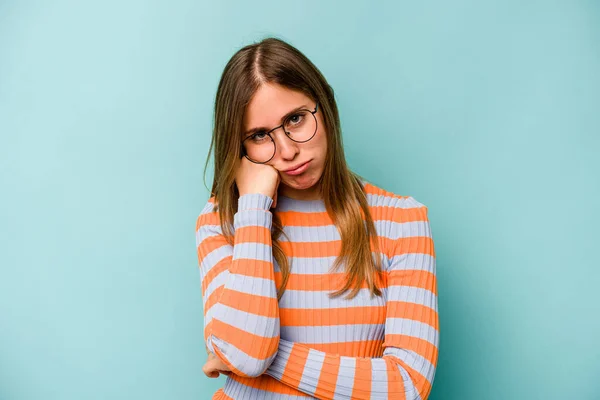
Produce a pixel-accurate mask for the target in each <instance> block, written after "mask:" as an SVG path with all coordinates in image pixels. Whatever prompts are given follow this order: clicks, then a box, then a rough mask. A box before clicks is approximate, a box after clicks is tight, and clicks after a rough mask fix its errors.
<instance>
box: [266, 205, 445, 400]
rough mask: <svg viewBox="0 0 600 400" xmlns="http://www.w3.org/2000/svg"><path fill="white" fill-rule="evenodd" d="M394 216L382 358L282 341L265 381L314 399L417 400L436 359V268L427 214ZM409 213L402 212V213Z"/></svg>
mask: <svg viewBox="0 0 600 400" xmlns="http://www.w3.org/2000/svg"><path fill="white" fill-rule="evenodd" d="M405 204H408V205H410V204H412V205H413V206H417V207H410V208H409V209H402V210H398V211H394V212H393V214H394V215H393V217H392V222H391V224H390V225H391V228H390V230H389V231H388V232H389V234H388V236H389V237H388V238H387V240H389V242H388V243H389V247H388V248H390V249H391V254H390V251H389V250H388V254H387V256H388V257H389V261H390V262H389V266H388V267H387V269H386V281H387V289H384V293H385V292H387V294H386V301H387V304H386V322H385V339H384V343H383V356H382V357H380V358H369V357H348V356H340V355H338V354H332V353H326V352H323V351H318V350H315V349H312V348H310V347H308V346H306V345H304V344H301V343H295V342H290V341H288V340H284V339H280V341H279V348H278V353H277V356H276V358H275V360H274V361H273V363H272V364H271V365H270V366H269V368H267V370H266V372H265V373H266V374H267V375H269V376H272V377H273V378H275V379H277V380H279V381H281V382H282V383H284V384H286V385H288V386H291V387H294V388H296V389H298V390H300V391H302V392H304V393H307V394H310V395H312V396H314V397H316V398H318V399H334V398H335V399H388V398H389V399H421V400H425V399H427V397H428V396H429V393H430V391H431V387H432V384H433V379H434V375H435V369H436V365H437V359H438V345H439V326H438V313H437V282H436V262H435V252H434V246H433V239H432V235H431V230H430V226H429V220H428V218H427V208H426V207H425V206H423V205H422V204H421V203H418V202H416V200H414V199H413V198H411V197H409V198H408V203H405ZM408 205H407V206H406V207H408Z"/></svg>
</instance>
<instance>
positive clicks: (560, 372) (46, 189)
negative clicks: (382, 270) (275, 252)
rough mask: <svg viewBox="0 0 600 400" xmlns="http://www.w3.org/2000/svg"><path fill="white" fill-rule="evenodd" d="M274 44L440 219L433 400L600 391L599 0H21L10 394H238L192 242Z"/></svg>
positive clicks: (362, 153)
mask: <svg viewBox="0 0 600 400" xmlns="http://www.w3.org/2000/svg"><path fill="white" fill-rule="evenodd" d="M267 35H276V36H278V37H280V38H282V39H284V40H287V41H289V42H290V43H291V44H293V45H295V46H297V47H298V48H299V49H300V50H301V51H303V52H304V53H305V54H306V55H307V56H308V57H309V58H310V59H311V60H312V61H313V62H314V63H315V64H316V65H317V66H318V67H319V68H320V69H321V71H322V72H323V74H324V75H325V77H326V78H327V79H328V81H329V82H330V84H331V85H332V86H333V87H334V89H335V92H336V96H337V100H338V105H339V108H340V113H341V118H342V124H343V132H344V145H345V149H346V153H347V159H348V161H349V164H350V166H351V168H352V169H353V170H354V171H356V172H358V173H360V174H361V175H363V176H364V177H366V178H367V179H369V180H370V181H371V182H373V183H375V184H377V185H380V186H382V187H384V188H385V189H387V190H391V191H394V192H396V193H398V194H401V195H411V196H413V197H415V198H416V199H417V200H418V201H420V202H422V203H424V204H425V205H427V206H428V207H429V212H430V214H429V216H430V221H431V227H432V232H433V235H434V240H435V244H436V251H437V257H438V258H437V268H438V278H439V311H440V328H441V339H440V356H439V364H438V370H437V374H436V377H435V382H434V388H433V393H432V395H431V399H494V400H495V399H498V400H500V399H502V400H504V399H575V398H577V399H598V398H600V383H598V382H599V380H598V377H599V376H600V351H599V350H598V347H597V345H596V342H597V340H598V338H599V337H600V319H599V317H598V316H599V315H600V301H599V298H598V295H597V294H596V293H597V290H598V286H599V283H600V272H599V271H600V265H599V263H598V258H597V252H596V250H597V249H598V240H599V239H600V235H599V234H598V223H599V222H600V221H599V220H600V218H599V216H600V214H599V211H598V205H599V204H600V201H599V197H600V179H599V177H598V175H599V172H600V162H599V161H598V154H599V153H600V139H599V136H600V73H599V71H600V3H599V2H597V1H502V2H500V1H495V2H485V1H464V0H463V1H454V2H441V1H440V2H431V1H428V2H418V3H417V2H398V1H394V2H392V1H389V2H385V1H380V2H367V1H350V2H348V1H344V2H316V1H304V2H298V1H295V2H282V1H272V2H266V1H254V2H241V1H240V2H232V1H218V2H216V1H214V2H194V1H152V2H150V1H114V0H112V1H87V2H80V1H61V0H52V1H50V0H48V1H19V2H17V1H10V0H8V1H7V0H4V1H2V2H0V132H1V145H0V156H1V158H0V163H1V164H0V166H1V168H0V177H1V182H0V183H1V185H2V195H1V196H0V225H1V226H2V229H1V235H2V236H1V238H0V243H1V244H0V246H1V251H0V266H1V275H0V398H1V399H11V400H13V399H15V400H16V399H44V400H50V399H208V398H210V395H211V394H212V393H213V392H214V391H215V390H216V389H217V388H218V387H221V386H222V385H223V382H224V378H223V377H222V378H219V379H218V380H211V379H208V378H206V377H205V376H204V374H203V373H202V371H201V368H202V365H203V364H204V361H205V359H206V353H205V349H204V344H203V335H202V326H203V322H202V298H201V291H200V280H199V273H198V270H197V259H196V251H195V239H194V228H195V222H196V217H197V215H198V214H199V212H200V211H201V209H202V206H203V205H204V204H205V201H206V199H207V198H208V190H207V188H206V187H205V186H204V183H203V177H202V175H203V174H202V173H203V167H204V162H205V158H206V155H207V151H208V144H209V141H210V136H211V126H212V107H213V99H214V95H215V92H216V87H217V83H218V79H219V77H220V74H221V71H222V70H223V67H224V66H225V63H226V62H227V60H228V59H229V57H231V56H232V55H233V53H234V52H235V51H236V50H238V49H239V48H240V47H242V46H243V45H246V44H249V43H251V42H253V41H257V40H260V39H262V38H263V37H265V36H267ZM210 177H211V171H210V170H209V172H208V174H207V185H209V186H210V182H211V180H210Z"/></svg>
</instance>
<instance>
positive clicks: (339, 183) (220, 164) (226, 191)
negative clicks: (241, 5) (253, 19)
mask: <svg viewBox="0 0 600 400" xmlns="http://www.w3.org/2000/svg"><path fill="white" fill-rule="evenodd" d="M263 83H276V84H279V85H281V86H284V87H286V88H288V89H291V90H295V91H299V92H302V93H304V94H305V95H306V96H308V97H310V98H312V99H313V100H314V101H318V102H319V110H320V112H321V113H322V117H323V121H324V125H325V131H326V134H327V156H326V161H325V166H324V171H323V174H322V176H321V178H320V180H319V182H318V183H317V184H320V188H321V194H322V196H323V201H324V204H325V207H326V209H327V213H328V214H329V216H330V218H331V220H332V221H333V223H334V224H335V226H336V227H337V229H338V231H339V232H340V238H341V242H342V246H341V251H340V255H339V256H338V257H337V258H336V260H335V262H334V263H333V266H332V269H335V270H337V269H339V266H340V265H342V263H344V264H345V265H346V269H345V272H346V278H347V280H346V283H345V285H344V286H343V287H342V288H341V289H339V290H338V291H336V292H333V293H330V294H329V296H330V298H333V297H337V296H340V295H342V294H343V293H344V292H345V291H347V290H349V289H350V288H351V287H353V289H352V292H351V293H350V295H349V297H348V298H349V299H352V298H354V297H355V296H356V295H357V294H358V292H359V290H360V288H361V286H362V285H363V283H364V281H365V280H366V282H367V287H368V288H369V289H370V293H371V296H373V295H377V296H381V295H382V292H381V290H380V289H379V288H378V287H377V283H378V282H380V281H379V279H382V272H381V271H382V262H381V258H380V257H379V241H378V239H377V231H376V230H375V224H374V223H373V219H372V217H371V213H370V212H369V205H368V203H367V197H366V193H365V190H364V187H363V184H362V182H361V180H363V178H362V177H361V176H360V175H358V174H356V173H354V172H352V171H350V170H349V169H348V166H347V164H346V159H345V156H344V150H343V143H342V136H341V127H340V120H339V114H338V108H337V104H336V102H335V98H334V92H333V89H332V88H331V86H329V84H328V83H327V81H326V80H325V78H324V76H323V75H322V74H321V72H320V71H319V70H318V69H317V67H316V66H315V65H314V64H313V63H312V62H311V61H310V60H309V59H308V58H307V57H306V56H305V55H304V54H302V53H301V52H300V51H299V50H298V49H296V48H295V47H293V46H291V45H290V44H288V43H286V42H284V41H283V40H281V39H278V38H273V37H270V38H266V39H263V40H262V41H260V42H258V43H254V44H250V45H247V46H245V47H243V48H241V49H240V50H238V51H237V52H236V53H235V54H234V55H233V57H231V59H230V60H229V62H228V63H227V65H226V66H225V69H224V71H223V74H222V76H221V79H220V81H219V86H218V89H217V95H216V99H215V109H214V128H213V135H212V140H211V143H210V148H209V150H208V157H207V159H206V164H205V166H204V174H205V177H206V167H207V166H208V162H209V159H210V154H211V152H212V150H213V147H214V179H213V184H212V189H211V196H214V197H215V205H217V207H218V208H217V210H218V212H219V219H220V224H221V231H222V232H223V234H224V235H225V237H226V238H227V240H228V242H229V243H230V244H232V245H233V231H232V228H233V216H234V213H235V210H237V202H238V198H239V192H238V189H237V186H236V185H235V165H236V161H237V160H238V159H239V158H241V157H242V153H241V138H242V132H243V129H244V126H243V117H244V112H245V110H246V106H247V105H248V103H249V102H250V100H251V99H252V96H253V95H254V93H255V92H256V91H257V89H258V88H259V87H260V85H261V84H263ZM205 185H206V182H205ZM363 218H364V221H363ZM365 222H366V224H365ZM365 227H366V229H365ZM282 234H283V235H284V236H286V237H287V235H285V233H284V232H283V227H282V224H281V221H280V219H279V218H278V217H277V214H276V213H273V223H272V229H271V237H272V248H273V257H274V258H275V260H276V261H277V263H278V264H279V267H280V270H281V286H280V287H279V288H278V291H277V298H278V299H280V298H281V296H282V295H283V293H284V291H285V287H286V285H287V281H288V279H289V275H290V269H291V268H290V265H289V263H288V259H287V256H286V254H285V253H284V251H283V249H282V247H281V245H280V244H279V242H278V238H279V237H280V235H282ZM371 245H372V246H373V251H374V252H375V254H376V255H377V257H375V258H374V257H373V255H372V253H371Z"/></svg>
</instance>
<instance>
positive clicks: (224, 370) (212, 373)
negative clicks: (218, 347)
mask: <svg viewBox="0 0 600 400" xmlns="http://www.w3.org/2000/svg"><path fill="white" fill-rule="evenodd" d="M202 372H204V374H205V375H206V376H208V377H209V378H218V377H219V374H220V373H221V374H223V375H229V374H231V370H230V369H229V367H228V366H227V365H226V364H225V363H224V362H223V361H221V359H220V358H219V357H217V356H215V354H214V353H212V352H211V353H209V354H208V359H207V360H206V363H205V364H204V366H203V367H202Z"/></svg>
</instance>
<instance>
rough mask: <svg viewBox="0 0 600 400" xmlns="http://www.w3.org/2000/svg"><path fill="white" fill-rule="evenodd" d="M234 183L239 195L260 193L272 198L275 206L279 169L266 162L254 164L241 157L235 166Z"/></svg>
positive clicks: (279, 180)
mask: <svg viewBox="0 0 600 400" xmlns="http://www.w3.org/2000/svg"><path fill="white" fill-rule="evenodd" d="M236 168H237V169H236V175H235V183H236V185H237V187H238V192H239V193H240V197H241V196H243V195H245V194H249V193H262V194H264V195H266V196H269V197H271V198H272V199H273V203H272V204H271V207H272V208H273V207H276V206H277V189H278V188H279V183H280V182H281V176H280V175H279V171H277V170H276V169H275V168H274V167H272V166H270V165H268V164H256V163H253V162H252V161H250V160H248V159H247V158H246V157H242V158H241V159H240V160H239V162H238V164H237V167H236Z"/></svg>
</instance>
